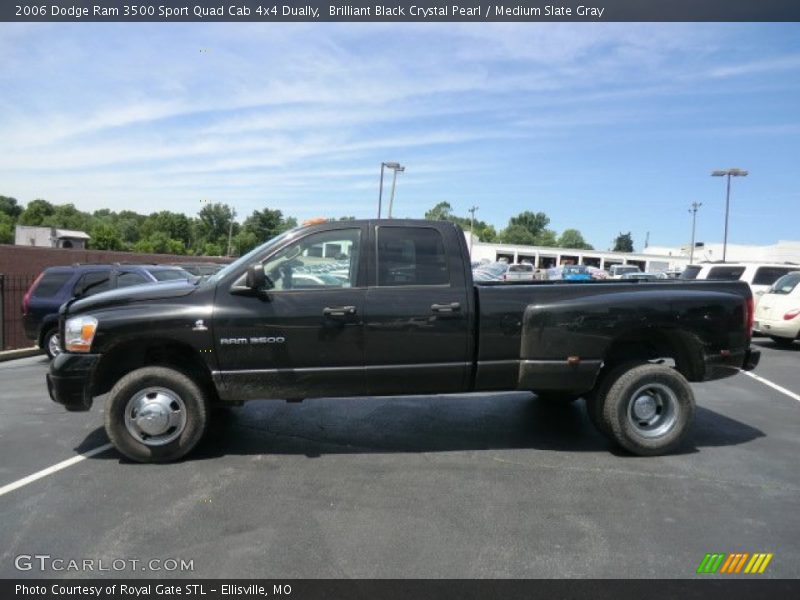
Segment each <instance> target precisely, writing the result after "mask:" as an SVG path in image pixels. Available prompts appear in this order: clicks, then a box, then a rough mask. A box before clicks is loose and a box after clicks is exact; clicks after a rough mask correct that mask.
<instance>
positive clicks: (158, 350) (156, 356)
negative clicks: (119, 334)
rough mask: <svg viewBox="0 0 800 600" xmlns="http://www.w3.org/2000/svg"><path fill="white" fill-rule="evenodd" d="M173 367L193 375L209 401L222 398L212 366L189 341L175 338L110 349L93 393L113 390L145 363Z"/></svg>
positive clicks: (100, 364)
mask: <svg viewBox="0 0 800 600" xmlns="http://www.w3.org/2000/svg"><path fill="white" fill-rule="evenodd" d="M154 366H159V367H169V368H172V369H175V370H176V371H180V372H181V373H183V374H185V375H187V376H189V377H191V378H192V379H193V380H194V381H195V382H197V383H198V385H200V386H201V387H202V388H203V389H204V390H205V391H206V393H207V394H208V399H209V401H211V402H212V403H213V402H216V401H217V400H218V396H217V391H216V387H215V386H214V382H213V380H212V379H211V372H210V371H209V369H208V366H207V365H206V363H205V362H204V361H203V359H202V358H200V355H199V354H198V352H197V351H196V350H195V349H194V348H192V347H191V346H189V345H188V344H182V343H180V342H175V341H171V340H142V341H134V342H128V343H124V344H120V345H119V346H116V347H114V348H113V349H111V350H110V351H108V352H105V353H103V356H102V358H101V359H100V361H99V362H98V363H97V366H96V367H95V369H94V381H93V383H92V396H99V395H101V394H105V393H106V392H109V391H110V390H111V388H112V387H114V384H116V383H117V381H119V380H120V379H122V377H124V376H125V375H127V374H128V373H130V372H131V371H134V370H136V369H140V368H142V367H154Z"/></svg>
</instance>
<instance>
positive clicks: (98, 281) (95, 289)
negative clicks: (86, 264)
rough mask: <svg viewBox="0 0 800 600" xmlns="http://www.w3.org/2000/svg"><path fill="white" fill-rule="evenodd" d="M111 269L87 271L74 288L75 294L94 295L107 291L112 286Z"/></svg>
mask: <svg viewBox="0 0 800 600" xmlns="http://www.w3.org/2000/svg"><path fill="white" fill-rule="evenodd" d="M110 276H111V271H92V272H90V273H85V274H84V275H82V276H81V278H80V279H78V283H76V284H75V287H74V288H73V290H72V293H73V294H81V295H83V296H93V295H94V294H99V293H100V292H105V291H106V290H108V289H109V288H110V285H111V283H110V281H109V279H110Z"/></svg>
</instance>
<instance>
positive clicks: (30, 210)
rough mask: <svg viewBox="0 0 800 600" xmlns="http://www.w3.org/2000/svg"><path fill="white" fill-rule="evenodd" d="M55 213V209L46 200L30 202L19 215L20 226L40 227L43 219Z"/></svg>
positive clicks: (39, 199)
mask: <svg viewBox="0 0 800 600" xmlns="http://www.w3.org/2000/svg"><path fill="white" fill-rule="evenodd" d="M54 212H55V207H54V206H53V205H52V204H50V203H49V202H48V201H47V200H42V199H41V198H37V199H36V200H31V201H30V202H28V204H27V205H26V206H25V210H23V211H22V213H21V214H20V215H19V224H20V225H42V224H44V221H45V219H47V218H48V217H51V216H52V215H53V213H54Z"/></svg>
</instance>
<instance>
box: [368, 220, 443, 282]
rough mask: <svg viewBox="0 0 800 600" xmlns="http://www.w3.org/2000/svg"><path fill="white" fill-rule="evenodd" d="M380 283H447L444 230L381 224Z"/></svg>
mask: <svg viewBox="0 0 800 600" xmlns="http://www.w3.org/2000/svg"><path fill="white" fill-rule="evenodd" d="M377 263H378V264H377V267H378V285H379V286H386V287H392V286H405V285H447V284H449V283H450V273H449V272H448V269H447V256H446V255H445V252H444V242H443V240H442V234H441V233H439V232H438V231H437V230H436V229H432V228H427V227H378V260H377Z"/></svg>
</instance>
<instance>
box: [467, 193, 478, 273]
mask: <svg viewBox="0 0 800 600" xmlns="http://www.w3.org/2000/svg"><path fill="white" fill-rule="evenodd" d="M478 208H479V207H477V206H470V207H469V259H470V260H472V236H473V235H474V233H473V230H474V229H475V211H476V210H478Z"/></svg>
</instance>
